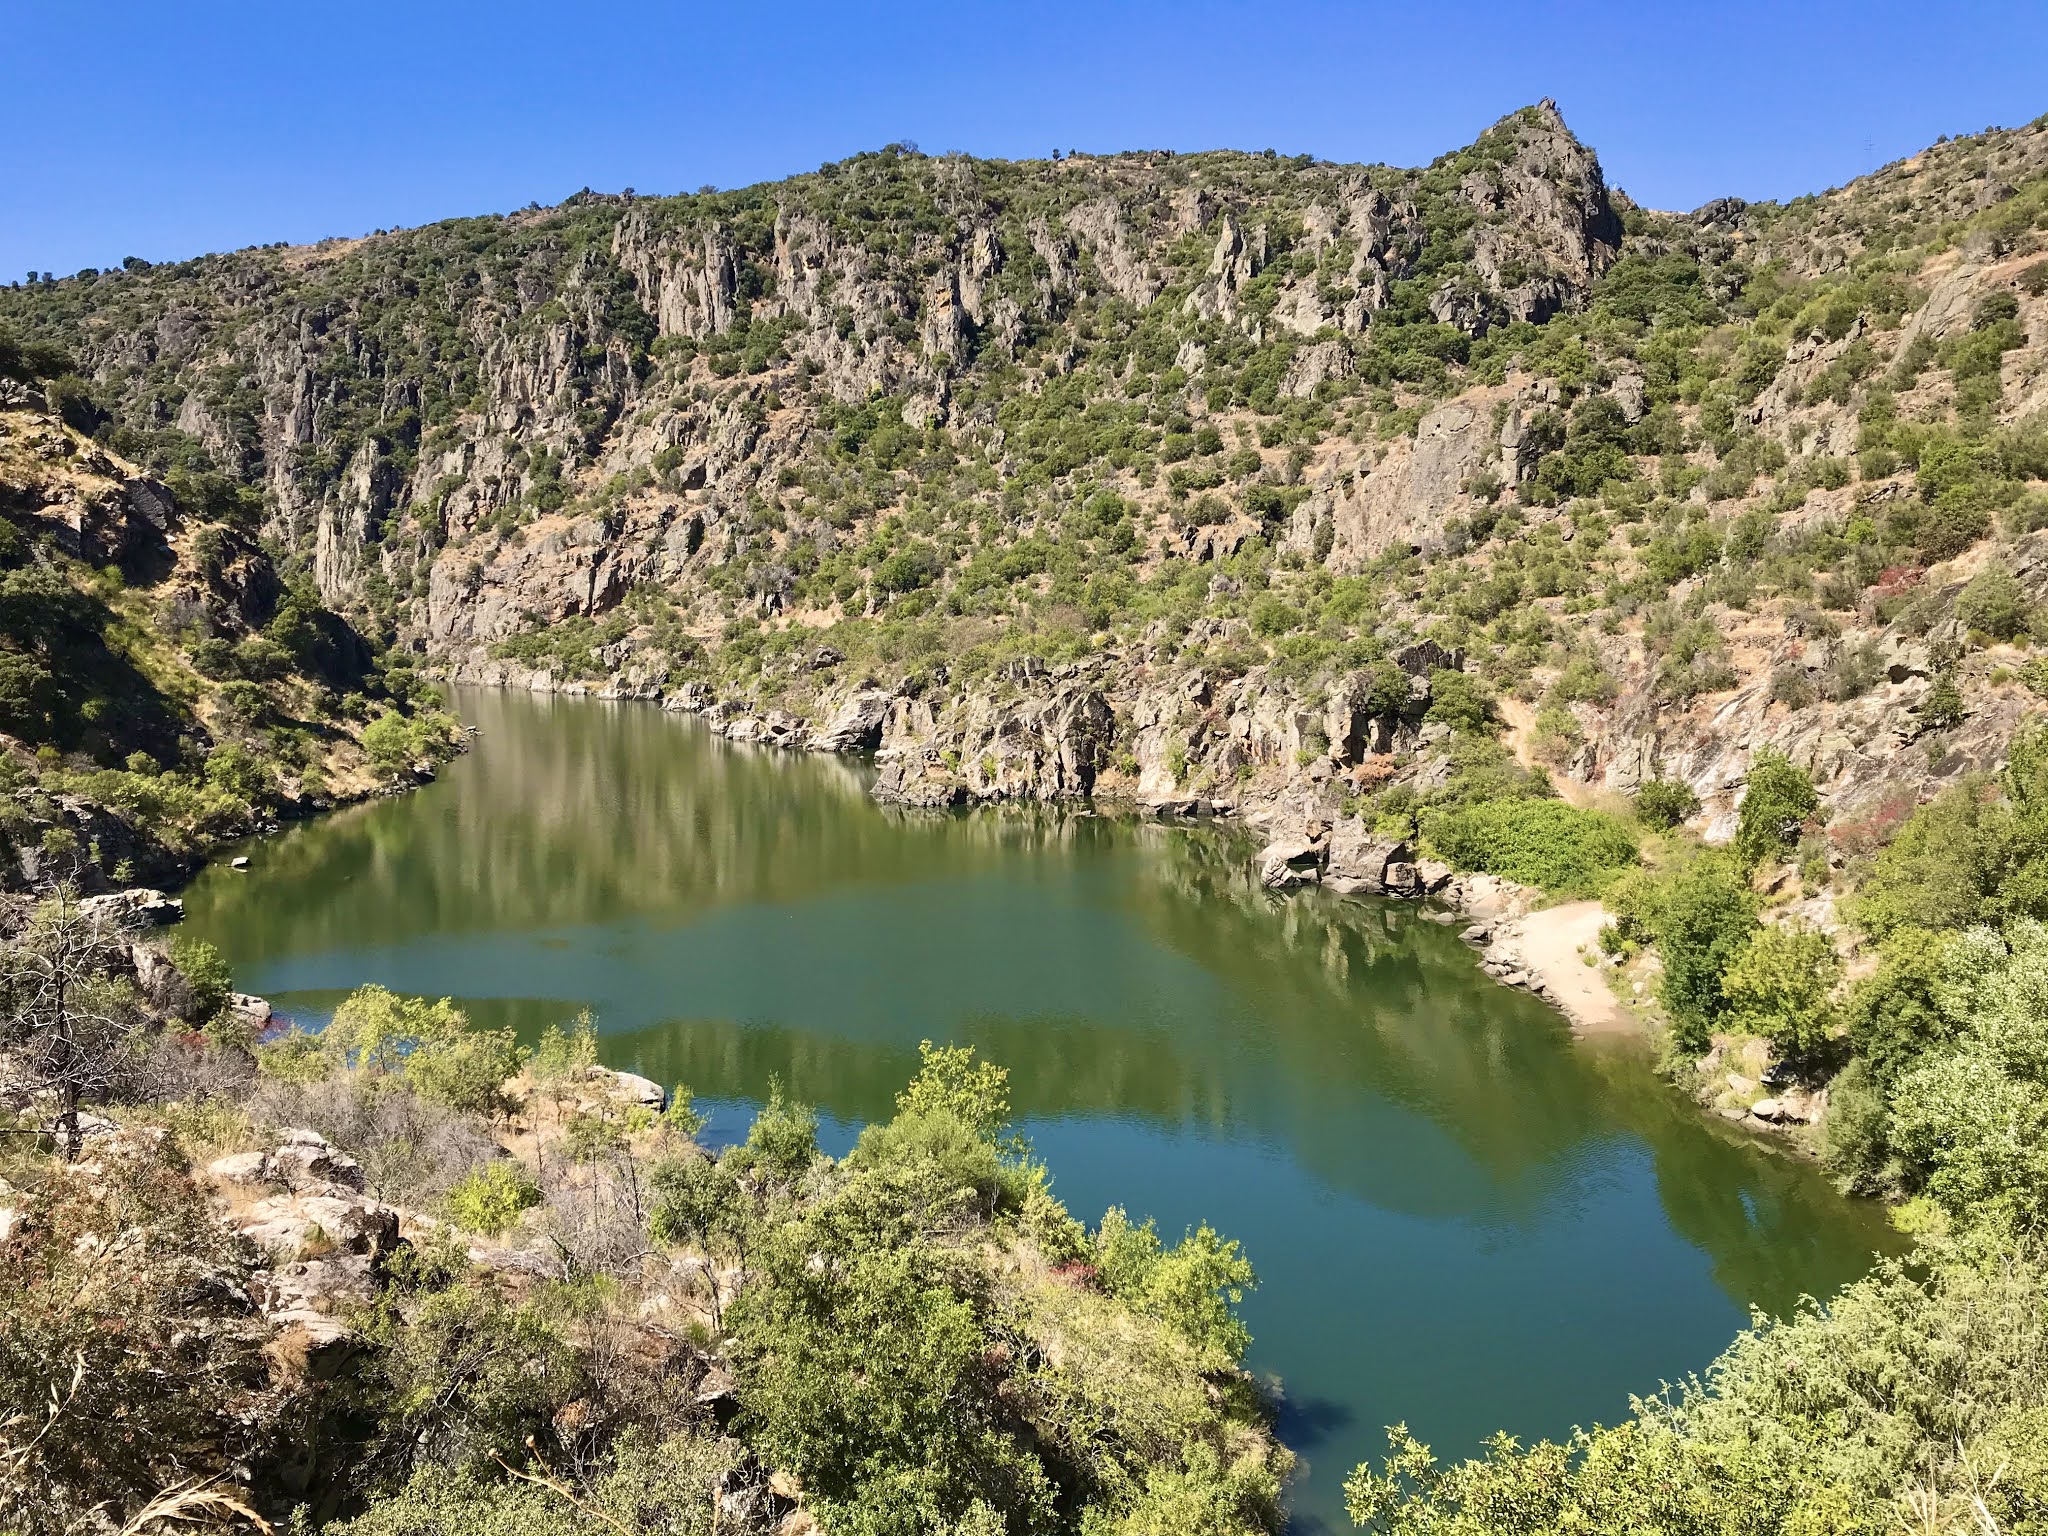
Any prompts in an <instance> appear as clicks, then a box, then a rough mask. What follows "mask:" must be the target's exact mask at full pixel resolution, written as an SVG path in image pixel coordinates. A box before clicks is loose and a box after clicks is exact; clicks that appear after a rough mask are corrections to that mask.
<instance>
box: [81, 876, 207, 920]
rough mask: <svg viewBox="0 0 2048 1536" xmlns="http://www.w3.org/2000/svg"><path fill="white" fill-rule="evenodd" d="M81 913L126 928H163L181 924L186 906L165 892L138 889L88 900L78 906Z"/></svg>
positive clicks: (114, 892)
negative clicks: (169, 924) (170, 924)
mask: <svg viewBox="0 0 2048 1536" xmlns="http://www.w3.org/2000/svg"><path fill="white" fill-rule="evenodd" d="M78 911H79V914H80V915H81V916H83V917H85V918H88V919H92V920H97V921H99V922H104V923H113V924H116V925H118V926H120V927H123V928H150V927H158V928H160V927H163V926H164V925H165V924H167V923H175V922H180V921H182V920H183V919H184V916H185V903H184V902H182V901H179V900H178V899H177V898H176V897H175V896H166V895H165V894H164V893H163V892H162V891H152V890H149V889H148V888H146V887H143V886H137V887H136V888H135V889H133V890H129V891H110V892H109V893H108V894H106V895H104V896H88V897H86V898H85V899H84V900H83V901H81V902H79V904H78Z"/></svg>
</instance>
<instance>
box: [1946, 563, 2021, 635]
mask: <svg viewBox="0 0 2048 1536" xmlns="http://www.w3.org/2000/svg"><path fill="white" fill-rule="evenodd" d="M1956 617H1957V618H1958V619H1960V620H1962V622H1963V624H1964V626H1965V627H1966V628H1969V629H1972V630H1976V631H1979V632H1981V633H1983V634H1986V635H1989V636H1990V637H1991V638H1992V639H1994V640H2012V639H2015V638H2017V637H2018V636H2019V635H2020V634H2021V633H2022V632H2023V631H2024V630H2025V629H2026V628H2027V625H2028V622H2029V621H2030V620H2031V619H2032V617H2033V605H2032V604H2031V603H2029V602H2028V601H2027V594H2026V591H2025V589H2024V588H2022V587H2021V586H2020V584H2019V583H2018V582H2017V581H2015V580H2014V579H2013V577H2012V573H2011V572H2009V571H2007V570H2005V569H2003V568H2002V567H2001V568H1998V569H1994V570H1989V571H1985V572H1983V573H1982V574H1981V575H1978V576H1975V577H1973V578H1971V581H1970V584H1969V585H1968V586H1966V587H1964V588H1963V590H1962V591H1961V592H1960V593H1959V594H1957V596H1956Z"/></svg>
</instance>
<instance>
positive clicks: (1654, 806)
mask: <svg viewBox="0 0 2048 1536" xmlns="http://www.w3.org/2000/svg"><path fill="white" fill-rule="evenodd" d="M1699 809H1700V797H1699V796H1698V795H1696V794H1694V793H1693V788H1692V786H1691V785H1690V784H1688V783H1686V782H1685V781H1684V780H1683V779H1646V780H1644V782H1643V786H1642V788H1640V789H1638V790H1637V791H1636V797H1635V813H1636V820H1637V821H1640V822H1641V823H1642V824H1643V825H1644V826H1646V827H1651V828H1654V829H1655V830H1657V831H1659V832H1668V831H1669V830H1670V829H1671V828H1673V827H1675V826H1677V825H1678V824H1679V823H1680V822H1682V821H1690V820H1691V819H1692V818H1693V817H1695V816H1697V815H1698V814H1699Z"/></svg>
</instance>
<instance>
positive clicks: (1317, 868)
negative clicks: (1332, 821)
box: [1259, 837, 1323, 891]
mask: <svg viewBox="0 0 2048 1536" xmlns="http://www.w3.org/2000/svg"><path fill="white" fill-rule="evenodd" d="M1322 863H1323V850H1322V847H1321V845H1320V844H1318V843H1314V842H1311V841H1310V840H1309V839H1308V838H1305V837H1282V838H1276V839H1275V840H1274V841H1272V842H1270V843H1268V844H1266V846H1265V847H1264V848H1263V849H1261V850H1260V851H1259V883H1260V884H1261V885H1263V886H1265V887H1266V888H1267V889H1268V890H1275V891H1277V890H1285V889H1286V888H1287V887H1289V886H1294V885H1313V884H1315V882H1316V881H1317V880H1319V879H1321V878H1322Z"/></svg>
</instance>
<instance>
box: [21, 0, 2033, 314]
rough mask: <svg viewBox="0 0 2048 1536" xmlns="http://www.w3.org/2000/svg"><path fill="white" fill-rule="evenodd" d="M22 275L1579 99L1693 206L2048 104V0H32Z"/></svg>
mask: <svg viewBox="0 0 2048 1536" xmlns="http://www.w3.org/2000/svg"><path fill="white" fill-rule="evenodd" d="M0 39H4V40H0V102H5V103H6V104H7V112H6V118H7V131H6V133H5V135H4V139H0V279H6V280H12V279H15V278H18V277H19V276H20V275H22V274H23V273H24V272H26V271H27V270H28V269H30V268H35V269H37V270H45V271H54V272H57V273H59V274H64V273H68V272H72V271H75V270H77V269H78V268H80V267H82V266H107V265H111V264H113V263H115V262H118V261H119V260H120V259H121V258H122V257H123V256H127V255H138V256H144V257H147V258H150V259H152V260H167V259H174V258H178V257H183V256H190V255H196V254H198V253H200V252H202V251H209V250H221V249H228V248H232V247H235V246H240V245H248V244H253V243H258V242H263V241H269V240H278V239H282V240H291V241H302V240H312V239H318V238H320V237H321V236H324V235H331V234H343V235H347V234H361V233H363V232H366V231H368V230H370V229H373V228H379V227H384V226H391V225H401V224H417V223H423V222H426V221H429V220H432V219H436V218H443V217H448V216H451V215H456V214H467V213H482V212H489V211H493V210H501V209H506V208H512V207H518V206H521V205H524V204H525V203H527V202H529V201H536V200H537V201H540V202H544V203H551V202H555V201H558V200H560V199H561V198H562V197H564V196H566V195H567V194H569V193H571V192H573V191H575V190H576V189H577V188H579V187H582V186H586V185H588V186H593V187H597V188H600V189H603V190H616V189H618V188H622V187H628V186H630V187H634V188H636V189H637V190H639V191H641V192H643V193H647V192H673V191H683V190H691V189H694V188H696V187H698V186H701V185H704V184H706V183H709V184H712V185H717V186H742V185H746V184H748V183H750V182H754V181H760V180H764V179H770V178H774V177H777V176H782V175H786V174H789V173H791V172H795V171H802V170H810V169H814V168H815V167H816V166H817V165H818V164H819V163H820V162H821V161H824V160H829V159H838V158H840V157H842V156H844V155H848V154H851V153H853V152H855V151H857V150H861V149H867V148H874V147H876V146H878V145H881V144H884V143H887V142H889V141H891V140H896V139H910V140H914V141H915V142H917V143H918V144H919V145H921V146H922V147H923V148H924V149H925V150H927V151H929V152H939V151H944V150H966V151H970V152H972V153H976V154H985V155H1004V156H1041V155H1044V154H1046V153H1048V152H1049V151H1051V150H1052V149H1054V148H1055V147H1057V148H1059V149H1062V150H1065V149H1069V148H1076V147H1078V148H1081V149H1085V150H1093V151H1107V150H1115V149H1122V148H1173V149H1182V150H1191V149H1205V148H1215V147H1232V148H1242V149H1264V148H1269V147H1270V148H1274V149H1278V150H1280V151H1282V152H1283V153H1289V154H1293V153H1310V154H1315V155H1318V156H1321V157H1323V158H1326V159H1333V160H1384V161H1389V162H1393V163H1396V164H1415V163H1420V162H1423V161H1426V160H1428V159H1430V158H1432V157H1433V156H1435V155H1437V154H1439V153H1441V152H1442V151H1444V150H1446V149H1450V148H1454V147H1456V146H1458V145H1461V144H1464V143H1467V142H1469V141H1470V140H1471V139H1472V138H1473V136H1474V135H1476V134H1477V133H1478V132H1479V131H1480V130H1481V129H1482V128H1484V127H1485V126H1486V124H1487V123H1489V122H1491V121H1492V120H1493V119H1495V118H1497V117H1499V116H1501V115H1502V114H1503V113H1506V112H1508V111H1510V110H1512V109H1513V108H1514V107H1516V106H1519V105H1522V104H1524V103H1526V102H1530V101H1534V100H1536V99H1538V98H1540V97H1543V96H1546V95H1549V96H1555V97H1556V98H1557V99H1558V102H1559V104H1560V105H1561V106H1562V107H1563V109H1564V112H1565V116H1566V118H1567V120H1568V121H1569V122H1570V123H1571V125H1572V127H1573V128H1574V130H1575V131H1576V132H1577V133H1578V134H1579V136H1580V137H1581V138H1583V139H1584V140H1586V141H1587V142H1588V143H1590V144H1592V145H1593V146H1594V147H1595V148H1596V149H1597V150H1598V151H1599V153H1600V156H1601V159H1602V162H1603V163H1604V164H1605V166H1606V167H1607V173H1608V177H1609V179H1610V180H1611V181H1612V182H1614V183H1615V184H1617V185H1619V186H1622V187H1625V188H1627V189H1628V190H1629V191H1630V192H1631V193H1632V194H1633V195H1635V196H1636V197H1637V198H1638V199H1639V200H1641V201H1643V202H1646V203H1649V204H1651V205H1653V206H1657V207H1673V208H1689V207H1693V206H1696V205H1697V204H1699V203H1701V202H1703V201H1705V200H1706V199H1707V198H1709V197H1712V196H1716V195H1720V194H1723V193H1734V194H1738V195H1741V196H1744V197H1750V198H1763V197H1790V196H1794V195H1797V194H1798V193H1800V192H1804V191H1818V190H1823V189H1825V188H1827V187H1829V186H1832V185H1836V184H1839V183H1840V182H1842V181H1845V180H1848V179H1849V178H1851V177H1853V176H1855V175H1856V174H1858V173H1859V172H1861V171H1863V170H1866V169H1869V168H1871V167H1874V166H1877V165H1880V164H1882V163H1884V162H1885V161H1887V160H1890V159H1894V158H1897V157H1898V156H1900V155H1903V154H1907V153H1910V152H1911V151H1913V150H1915V149H1918V148H1920V147H1921V146H1923V145H1924V144H1926V143H1928V142H1931V141H1932V140H1933V139H1935V138H1936V137H1937V136H1939V135H1942V134H1955V133H1969V132H1974V131H1976V130H1978V129H1981V128H1984V127H1986V126H1988V125H1990V124H1994V123H1996V124H2001V125H2013V124H2017V123H2022V122H2026V121H2028V120H2030V119H2032V118H2033V117H2035V116H2037V115H2039V114H2041V113H2043V112H2048V4H2043V3H2042V0H2030V3H2027V0H1982V3H1973V0H1920V3H1918V4H1913V5H1905V4H1897V3H1892V0H1861V3H1856V0H1818V3H1808V4H1798V3H1780V4H1758V3H1751V0H1723V3H1718V4H1690V3H1688V4H1670V3H1660V0H1634V3H1627V4H1618V3H1607V0H1576V3H1568V0H1535V3H1525V4H1507V3H1484V4H1482V3H1467V4H1429V3H1427V0H1420V3H1414V0H1411V3H1410V4H1406V5H1399V6H1396V5H1387V4H1378V3H1371V4H1367V3H1359V4H1348V5H1339V4H1281V3H1274V0H1267V3H1265V4H1259V5H1246V4H1211V3H1201V0H1180V3H1178V4H1119V3H1115V0H1096V3H1093V4H1084V5H1074V4H1068V3H1063V0H1041V3H1038V4H1008V3H986V4H980V5H975V4H960V3H954V4H949V5H940V4H928V3H925V0H899V3H896V4H893V5H889V6H886V7H870V6H863V5H858V4H854V3H850V0H844V3H839V4H829V3H813V0H776V3H774V4H772V5H747V4H745V3H733V0H727V3H725V4H723V5H719V6H707V5H695V4H668V5H656V4H644V3H638V0H614V3H608V4H604V5H597V4H586V5H583V6H569V5H541V4H532V3H526V0H495V3H493V4H489V5H483V4H463V5H457V4H436V3H433V0H412V3H409V4H391V3H387V0H358V3H351V4H348V5H346V6H343V5H334V4H319V3H317V0H301V3H296V4H294V3H284V4H279V3H277V0H268V3H266V4H263V5H260V6H259V5H254V4H224V3H215V4H209V3H205V0H188V3H180V4H167V3H164V0H149V3H143V0H95V3H94V4H92V5H91V6H90V7H77V6H61V5H47V4H46V5H39V6H31V5H30V4H29V3H28V0H11V3H10V4H9V5H8V6H7V15H6V19H5V21H4V25H0Z"/></svg>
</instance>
